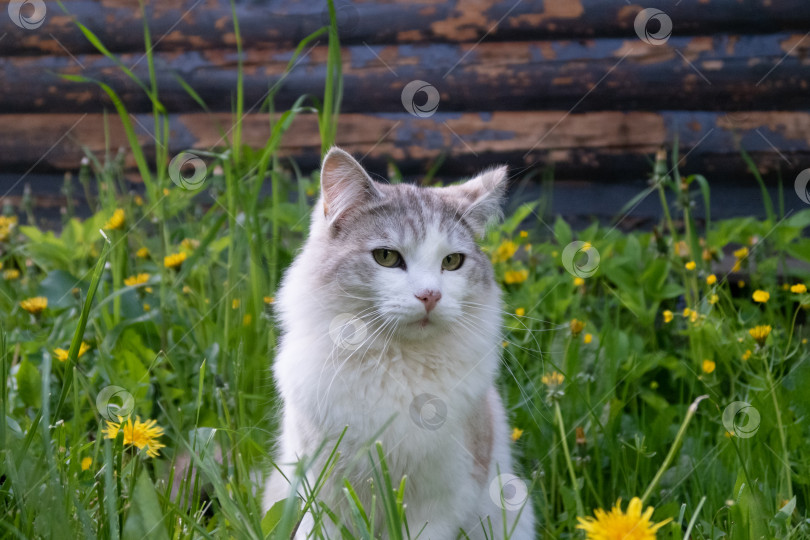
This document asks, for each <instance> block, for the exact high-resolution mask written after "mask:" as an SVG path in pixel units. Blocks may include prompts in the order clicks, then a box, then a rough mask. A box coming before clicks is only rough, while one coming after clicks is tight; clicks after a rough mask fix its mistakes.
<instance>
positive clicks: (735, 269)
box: [731, 261, 742, 272]
mask: <svg viewBox="0 0 810 540" xmlns="http://www.w3.org/2000/svg"><path fill="white" fill-rule="evenodd" d="M741 268H742V266H740V261H734V266H732V267H731V271H732V272H739V271H740V269H741Z"/></svg>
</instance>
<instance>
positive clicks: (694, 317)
mask: <svg viewBox="0 0 810 540" xmlns="http://www.w3.org/2000/svg"><path fill="white" fill-rule="evenodd" d="M697 320H698V312H697V311H695V310H694V309H693V310H692V313H690V314H689V322H695V321H697Z"/></svg>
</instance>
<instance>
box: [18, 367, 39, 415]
mask: <svg viewBox="0 0 810 540" xmlns="http://www.w3.org/2000/svg"><path fill="white" fill-rule="evenodd" d="M17 389H18V390H17V391H18V393H19V396H20V399H22V402H23V403H24V404H25V406H27V407H39V406H40V405H42V379H41V378H40V376H39V370H38V369H37V367H36V366H35V365H34V364H33V363H31V362H29V361H28V359H25V360H23V361H22V362H20V367H19V368H18V369H17Z"/></svg>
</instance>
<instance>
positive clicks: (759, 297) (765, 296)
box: [751, 289, 771, 304]
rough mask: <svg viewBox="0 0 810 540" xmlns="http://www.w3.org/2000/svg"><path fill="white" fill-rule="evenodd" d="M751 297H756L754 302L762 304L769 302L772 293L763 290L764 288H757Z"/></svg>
mask: <svg viewBox="0 0 810 540" xmlns="http://www.w3.org/2000/svg"><path fill="white" fill-rule="evenodd" d="M751 298H753V299H754V302H758V303H760V304H764V303H765V302H767V301H768V300H769V299H770V298H771V295H770V293H768V292H767V291H763V290H762V289H757V290H755V291H754V294H752V295H751Z"/></svg>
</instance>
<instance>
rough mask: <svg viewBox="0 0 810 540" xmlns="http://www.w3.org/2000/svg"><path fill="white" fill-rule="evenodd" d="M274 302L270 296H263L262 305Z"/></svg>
mask: <svg viewBox="0 0 810 540" xmlns="http://www.w3.org/2000/svg"><path fill="white" fill-rule="evenodd" d="M275 301H276V299H275V298H273V297H272V296H265V297H264V303H265V304H272V303H273V302H275Z"/></svg>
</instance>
